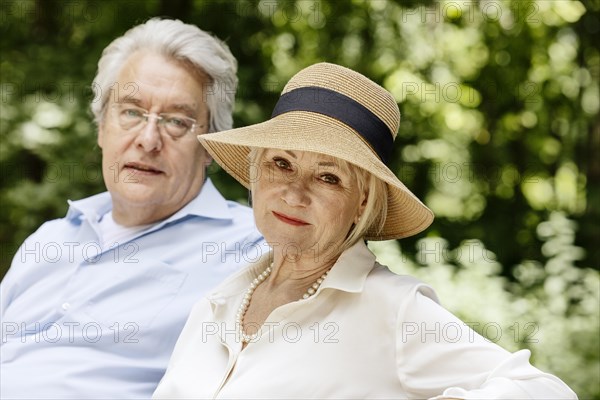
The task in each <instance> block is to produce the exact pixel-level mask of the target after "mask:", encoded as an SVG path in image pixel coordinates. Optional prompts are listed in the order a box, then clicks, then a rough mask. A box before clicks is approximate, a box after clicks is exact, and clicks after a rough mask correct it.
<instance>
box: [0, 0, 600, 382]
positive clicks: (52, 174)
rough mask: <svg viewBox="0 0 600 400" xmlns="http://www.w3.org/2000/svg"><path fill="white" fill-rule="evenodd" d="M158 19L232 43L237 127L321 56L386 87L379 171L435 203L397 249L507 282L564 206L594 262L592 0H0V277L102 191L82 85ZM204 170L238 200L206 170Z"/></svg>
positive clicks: (597, 105) (263, 110) (597, 52)
mask: <svg viewBox="0 0 600 400" xmlns="http://www.w3.org/2000/svg"><path fill="white" fill-rule="evenodd" d="M153 16H164V17H174V18H179V19H181V20H183V21H184V22H188V23H194V24H196V25H198V26H199V27H201V28H202V29H204V30H207V31H210V32H213V33H214V34H215V35H217V36H218V37H220V38H222V39H224V40H225V41H226V42H227V44H228V45H229V46H230V48H231V50H232V52H233V53H234V54H235V55H236V57H237V58H238V61H239V78H240V86H239V88H238V96H237V102H236V110H235V114H234V117H235V118H234V120H235V125H236V126H243V125H247V124H252V123H257V122H260V121H263V120H265V119H266V118H268V116H269V115H270V112H271V110H272V108H273V106H274V104H275V102H276V101H277V98H278V94H279V92H280V91H281V89H282V88H283V86H284V84H285V82H287V80H288V79H289V78H290V77H291V76H292V75H293V74H294V73H295V72H297V71H298V70H300V69H301V68H303V67H305V66H307V65H310V64H313V63H315V62H318V61H329V62H335V63H339V64H342V65H345V66H348V67H350V68H353V69H355V70H357V71H360V72H362V73H364V74H365V75H367V76H369V77H371V78H372V79H373V80H374V81H376V82H378V83H380V84H382V85H384V86H385V87H386V88H388V89H389V90H390V91H391V92H392V93H393V94H394V96H395V97H396V99H397V101H398V103H399V105H400V109H401V112H402V115H403V118H402V124H401V127H400V131H399V132H398V137H397V139H396V144H395V146H394V157H393V161H392V163H391V165H390V167H391V168H392V169H393V170H394V171H396V172H397V174H398V175H399V176H400V178H401V179H402V180H403V181H404V182H405V183H406V184H407V185H408V186H409V187H410V188H411V189H412V190H413V191H414V192H415V193H416V194H417V195H418V196H419V197H420V198H422V199H424V200H425V202H426V203H427V204H428V206H429V207H431V208H432V209H433V211H434V212H435V213H436V220H435V222H434V223H433V225H432V226H431V228H430V229H428V230H427V231H426V232H424V233H422V234H420V235H417V236H416V237H414V238H409V239H404V240H402V241H400V242H399V245H400V246H401V247H402V252H403V254H404V255H405V256H406V257H409V258H411V259H415V257H416V256H417V254H419V253H422V252H424V251H425V252H427V251H429V250H431V249H429V248H427V246H438V244H439V243H446V244H447V246H448V247H449V248H457V247H459V246H461V244H462V243H464V241H465V240H470V239H476V240H478V241H480V242H481V243H483V244H484V245H485V247H486V248H487V249H489V250H490V251H491V252H492V253H493V254H495V259H496V261H497V262H498V265H499V274H500V275H503V277H504V278H506V279H507V280H508V281H512V282H514V283H516V284H518V282H519V279H520V278H519V275H518V274H519V271H520V270H522V269H523V267H522V265H523V263H526V264H527V263H531V262H533V263H539V264H540V265H542V264H544V261H545V260H546V258H547V257H548V254H547V251H546V252H545V251H544V247H543V246H544V242H543V240H541V239H540V237H539V235H538V234H537V232H538V229H539V226H540V224H543V223H544V222H546V221H548V220H549V219H550V216H551V215H554V214H553V213H556V212H561V213H563V214H564V215H565V216H566V217H567V218H569V219H570V220H572V221H573V222H574V223H575V225H574V226H575V228H573V229H572V231H569V232H572V235H573V236H574V238H573V239H574V240H573V244H574V245H576V246H578V248H581V249H583V252H582V254H581V257H578V258H577V259H574V260H572V262H571V261H570V262H571V264H572V265H573V267H574V268H581V269H586V268H592V269H595V270H599V269H600V267H599V263H598V260H599V259H600V246H598V243H600V229H599V225H600V224H599V223H600V207H599V204H600V157H599V155H600V118H599V116H598V115H599V113H598V111H599V109H600V99H599V94H598V93H599V75H600V49H599V46H600V41H598V39H597V38H598V33H599V31H600V1H598V0H589V1H585V2H580V1H571V0H555V1H546V0H537V1H534V0H522V1H517V0H514V1H510V0H490V1H451V0H444V1H432V0H410V1H408V0H407V1H405V0H402V1H401V0H396V1H393V0H372V1H359V0H353V1H337V0H296V1H275V0H269V1H257V0H252V1H250V0H241V1H229V0H207V1H199V0H197V1H194V0H180V1H167V0H151V1H140V0H122V1H116V0H106V1H102V2H98V1H95V0H77V1H73V0H21V1H7V0H1V1H0V57H1V59H0V79H1V83H0V96H1V101H0V139H1V142H0V145H1V147H0V171H1V174H0V188H1V190H0V277H1V276H3V275H4V273H5V272H6V270H7V269H8V267H9V264H10V260H11V259H12V257H13V256H14V255H15V253H16V251H17V247H18V246H19V245H20V243H22V241H23V240H24V239H25V238H26V237H27V236H28V235H29V234H30V233H31V232H33V231H34V230H35V229H37V227H38V226H39V225H40V224H42V223H43V222H44V221H46V220H48V219H52V218H60V217H62V216H64V214H65V212H66V210H67V203H66V199H78V198H82V197H85V196H88V195H91V194H94V193H97V192H100V191H103V190H105V189H104V183H103V180H102V177H101V174H100V153H99V149H98V146H97V145H96V136H95V127H94V125H93V123H92V122H91V118H90V114H89V112H88V108H89V107H88V106H89V103H90V102H91V101H94V100H95V99H94V98H93V95H92V92H91V90H90V89H89V87H90V84H91V81H92V79H93V76H94V74H95V71H96V63H97V61H98V59H99V57H100V54H101V52H102V49H103V48H104V47H105V46H106V45H107V44H108V43H109V42H110V41H111V40H113V39H114V38H115V37H117V36H119V35H121V34H122V33H123V32H125V31H126V30H127V29H129V28H130V27H131V26H133V25H135V24H137V23H140V22H142V21H144V20H146V19H147V18H150V17H153ZM210 174H211V176H212V178H213V179H214V180H215V182H216V184H217V186H218V187H219V188H220V189H221V190H222V191H223V193H224V194H225V195H226V196H227V197H228V198H231V199H236V200H239V201H242V202H243V201H245V200H246V197H247V193H246V192H245V190H244V189H243V188H242V187H241V186H240V185H238V184H237V183H236V182H235V181H234V180H233V179H232V178H230V177H229V176H228V175H227V174H225V173H223V171H221V170H220V168H219V167H218V166H216V165H213V166H212V167H211V168H210ZM561 215H562V214H561ZM542 226H543V225H542ZM432 238H443V239H444V240H443V241H435V240H434V241H431V240H424V239H432ZM42 255H43V254H42ZM571 264H570V265H571ZM527 265H529V264H527ZM536 265H537V264H536ZM596 360H597V358H596ZM598 392H600V389H598V391H597V392H595V393H598ZM590 393H591V392H590Z"/></svg>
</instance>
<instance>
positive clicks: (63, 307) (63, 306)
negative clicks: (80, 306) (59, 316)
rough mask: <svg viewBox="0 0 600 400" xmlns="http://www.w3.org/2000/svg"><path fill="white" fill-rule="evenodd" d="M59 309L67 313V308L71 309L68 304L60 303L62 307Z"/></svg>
mask: <svg viewBox="0 0 600 400" xmlns="http://www.w3.org/2000/svg"><path fill="white" fill-rule="evenodd" d="M60 308H62V309H63V311H67V310H68V309H69V308H71V305H70V304H69V303H62V306H60Z"/></svg>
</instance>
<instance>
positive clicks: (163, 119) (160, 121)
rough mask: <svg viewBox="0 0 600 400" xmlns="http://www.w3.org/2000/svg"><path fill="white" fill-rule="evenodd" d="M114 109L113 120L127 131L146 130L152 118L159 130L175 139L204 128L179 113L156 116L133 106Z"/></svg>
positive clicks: (117, 105)
mask: <svg viewBox="0 0 600 400" xmlns="http://www.w3.org/2000/svg"><path fill="white" fill-rule="evenodd" d="M112 109H113V118H115V119H116V121H117V122H118V123H119V126H120V127H121V128H122V129H124V130H126V131H133V130H138V129H142V128H144V127H145V126H146V124H147V123H148V121H149V120H150V119H151V118H152V119H154V120H156V124H157V125H158V128H159V129H161V130H162V131H163V132H166V133H167V134H168V135H169V136H171V137H174V138H180V137H182V136H184V135H185V134H187V133H188V132H193V131H194V130H195V129H196V128H201V127H203V125H198V123H197V121H196V120H195V119H194V118H190V117H188V116H185V115H183V114H179V113H160V114H156V113H151V112H148V110H145V109H143V108H140V107H135V106H133V105H131V104H113V106H112Z"/></svg>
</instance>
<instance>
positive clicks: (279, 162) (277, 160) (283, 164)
mask: <svg viewBox="0 0 600 400" xmlns="http://www.w3.org/2000/svg"><path fill="white" fill-rule="evenodd" d="M273 162H274V163H275V165H277V166H278V167H279V168H281V169H290V163H289V162H288V161H287V160H285V159H283V158H274V159H273Z"/></svg>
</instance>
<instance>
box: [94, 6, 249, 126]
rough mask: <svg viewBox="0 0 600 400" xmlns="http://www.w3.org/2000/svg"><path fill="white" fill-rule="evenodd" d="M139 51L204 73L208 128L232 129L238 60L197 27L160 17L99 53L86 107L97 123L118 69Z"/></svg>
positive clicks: (100, 120)
mask: <svg viewBox="0 0 600 400" xmlns="http://www.w3.org/2000/svg"><path fill="white" fill-rule="evenodd" d="M137 50H150V51H154V52H156V53H158V54H161V55H163V56H165V57H167V58H172V59H174V60H177V61H180V62H183V63H185V65H187V66H189V67H190V68H191V69H192V70H194V72H197V73H201V74H202V75H208V77H209V78H210V82H208V84H207V85H206V86H205V87H204V91H205V93H204V96H205V99H206V105H207V108H208V111H209V113H210V117H209V118H210V125H209V129H208V132H217V131H221V130H226V129H231V127H232V126H233V117H232V112H233V105H234V101H235V92H236V90H237V83H238V79H237V60H236V59H235V57H234V56H233V54H231V51H230V50H229V48H228V47H227V45H226V44H225V43H224V42H222V41H221V40H220V39H218V38H216V37H215V36H213V35H211V34H209V33H207V32H204V31H203V30H201V29H200V28H198V27H197V26H195V25H190V24H184V23H183V22H181V21H179V20H174V19H160V18H152V19H150V20H148V21H147V22H145V23H143V24H140V25H137V26H135V27H133V28H131V29H129V30H128V31H127V32H125V34H124V35H123V36H121V37H119V38H117V39H115V40H113V41H112V42H111V43H110V44H109V45H108V46H107V47H106V48H105V49H104V51H103V52H102V57H100V61H98V72H97V73H96V77H95V78H94V82H93V83H92V90H93V91H94V100H93V101H92V104H91V106H90V108H91V110H92V114H93V115H94V121H95V122H96V124H97V125H100V124H101V122H102V120H103V118H104V114H105V112H106V106H107V104H108V100H109V98H110V92H111V86H112V85H113V84H114V83H115V82H116V81H117V76H118V74H119V72H120V71H121V67H122V66H123V64H124V63H125V62H126V61H127V59H128V57H129V56H130V55H131V54H133V53H134V52H135V51H137Z"/></svg>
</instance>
